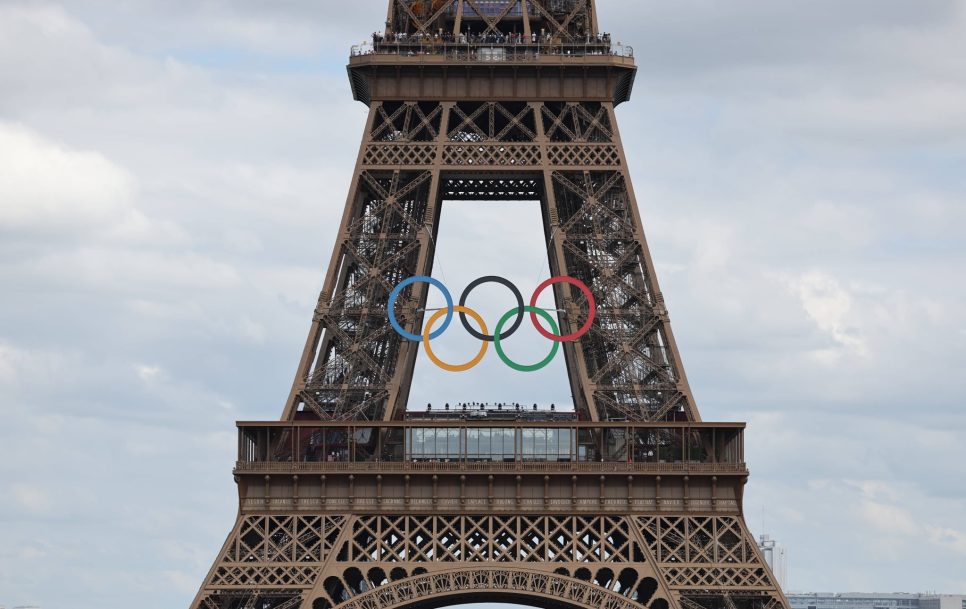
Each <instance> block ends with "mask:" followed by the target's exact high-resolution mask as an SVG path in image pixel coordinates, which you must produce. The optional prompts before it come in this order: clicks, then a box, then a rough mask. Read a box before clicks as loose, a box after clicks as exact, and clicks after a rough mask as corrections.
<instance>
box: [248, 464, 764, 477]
mask: <svg viewBox="0 0 966 609" xmlns="http://www.w3.org/2000/svg"><path fill="white" fill-rule="evenodd" d="M235 471H236V472H240V473H244V472H252V473H286V472H318V471H326V472H346V473H350V472H351V473H360V472H397V471H398V472H504V471H505V472H535V473H552V472H566V473H571V472H573V473H581V472H585V473H607V472H643V473H654V474H673V473H681V474H687V473H690V474H696V473H707V474H716V473H736V474H740V473H745V472H746V471H747V467H746V465H745V464H744V463H701V462H694V461H686V462H681V463H652V462H648V463H620V462H594V463H589V462H568V461H562V462H555V461H548V462H527V461H515V462H509V463H506V462H492V461H490V462H467V461H453V462H448V463H447V462H425V461H355V462H348V461H335V462H326V461H298V462H295V461H284V462H278V461H274V462H272V461H259V462H246V461H238V462H236V464H235Z"/></svg>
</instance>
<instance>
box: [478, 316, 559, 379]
mask: <svg viewBox="0 0 966 609" xmlns="http://www.w3.org/2000/svg"><path fill="white" fill-rule="evenodd" d="M523 311H524V312H525V313H535V314H537V315H539V316H541V317H543V318H544V319H546V320H547V323H549V324H550V328H551V329H552V330H553V333H554V334H556V335H559V334H560V328H558V327H557V322H556V321H554V318H553V316H552V315H550V313H547V312H546V311H544V310H543V309H538V308H536V307H523ZM519 314H520V308H519V307H517V308H515V309H510V310H509V311H507V312H506V315H504V316H503V317H501V318H500V321H499V323H497V324H496V329H495V330H493V347H494V348H496V354H497V355H499V356H500V359H501V360H503V363H504V364H506V365H507V366H509V367H511V368H513V369H514V370H516V371H517V372H536V371H537V370H540V369H541V368H546V367H547V365H548V364H549V363H550V362H552V361H553V358H554V357H556V355H557V350H558V349H559V348H560V343H559V342H557V341H554V342H553V348H552V349H550V355H548V356H547V357H546V358H544V360H543V361H542V362H539V363H536V364H534V365H532V366H524V365H523V364H518V363H516V362H515V361H513V360H511V359H510V358H509V357H507V356H506V353H504V352H503V347H502V346H501V345H500V334H501V333H502V331H503V326H504V324H506V322H508V321H510V318H511V317H513V316H514V315H519Z"/></svg>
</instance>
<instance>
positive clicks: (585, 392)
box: [192, 0, 788, 609]
mask: <svg viewBox="0 0 966 609" xmlns="http://www.w3.org/2000/svg"><path fill="white" fill-rule="evenodd" d="M635 70H636V68H635V65H634V60H633V58H632V56H631V53H629V49H626V48H619V49H615V48H614V47H613V46H612V45H611V42H610V37H609V36H608V35H607V34H604V33H602V32H600V31H599V29H598V26H597V18H596V10H595V6H594V0H390V2H389V10H388V13H387V22H386V28H385V30H384V31H383V32H381V33H377V34H374V35H373V45H372V47H371V48H368V49H366V50H365V51H362V50H360V49H354V51H353V55H352V57H351V58H350V63H349V66H348V72H349V78H350V83H351V85H352V90H353V94H354V96H355V98H356V99H357V100H359V101H361V102H363V103H365V104H366V105H367V106H368V108H369V115H368V120H367V123H366V127H365V131H364V135H363V138H362V144H361V146H360V149H359V153H358V159H357V164H356V171H355V174H354V176H353V178H352V182H351V185H350V188H349V197H348V201H347V203H346V207H345V213H344V215H343V217H342V221H341V224H340V228H339V235H338V238H337V242H336V246H335V250H334V252H333V255H332V259H331V262H330V266H329V271H328V274H327V276H326V278H325V282H324V286H323V290H322V292H321V294H320V297H319V301H318V306H317V308H316V310H315V314H314V316H313V319H312V325H311V329H310V332H309V335H308V339H307V341H306V344H305V348H304V350H303V354H302V357H301V360H300V363H299V367H298V372H297V374H296V378H295V382H294V383H293V387H292V391H291V393H290V395H289V397H288V400H287V402H286V404H285V408H284V412H283V416H282V417H281V420H280V421H277V422H263V423H239V460H238V463H237V465H236V468H235V476H236V480H237V482H238V488H239V496H240V508H239V515H238V519H237V521H236V524H235V527H234V528H233V530H232V532H231V533H230V535H229V537H228V540H227V541H226V543H225V545H224V547H223V548H222V550H221V552H220V553H219V555H218V557H217V558H216V561H215V564H214V566H213V567H212V569H211V571H210V572H209V574H208V576H207V578H206V579H205V581H204V583H203V585H202V588H201V590H200V591H199V593H198V595H197V597H196V599H195V601H194V603H193V605H192V607H193V608H195V609H295V608H300V609H397V608H398V609H403V608H406V609H408V608H411V607H417V606H419V607H437V606H442V605H448V604H453V603H458V602H463V601H467V600H474V601H478V600H481V599H486V600H496V601H508V602H521V603H526V604H531V605H538V606H541V607H545V608H547V609H556V608H561V607H579V608H586V609H599V608H601V607H604V608H607V609H645V608H646V609H779V608H785V609H787V607H788V603H787V601H786V600H785V597H784V596H783V594H782V592H781V590H780V589H779V588H778V586H777V585H776V583H775V579H774V577H773V576H772V574H771V573H770V571H769V570H768V568H767V566H766V565H765V564H764V562H763V559H762V556H761V554H760V552H759V551H758V548H757V545H756V544H755V543H754V541H753V537H752V536H751V534H750V533H749V531H748V529H747V527H746V525H745V522H744V519H743V516H742V504H741V498H742V490H743V486H744V484H745V482H746V480H747V476H748V471H747V468H746V466H745V464H744V459H743V430H744V425H743V424H737V423H732V424H728V423H706V422H702V421H701V419H700V415H699V413H698V409H697V408H696V406H695V402H694V399H693V396H692V393H691V390H690V388H689V386H688V382H687V378H686V376H685V374H684V368H683V365H682V363H681V359H680V356H679V353H678V349H677V347H676V345H675V340H674V335H673V333H672V332H671V326H670V323H669V320H668V314H667V310H666V308H665V305H664V300H663V298H662V296H661V291H660V288H659V286H658V282H657V278H656V275H655V270H654V264H653V262H652V260H651V256H650V253H649V251H648V248H647V244H646V241H645V238H644V231H643V227H642V224H641V219H640V214H639V212H638V208H637V203H636V199H635V197H634V192H633V189H632V187H631V182H630V177H629V173H628V165H627V159H626V157H625V154H624V150H623V147H622V144H621V139H620V135H619V132H618V128H617V120H616V116H615V112H614V109H615V107H616V106H617V105H618V104H620V103H622V102H623V101H626V100H627V99H629V97H630V93H631V88H632V85H633V81H634V74H635ZM444 200H469V201H488V200H513V201H517V200H538V201H539V202H540V205H541V207H542V211H543V220H544V239H545V240H546V244H547V248H548V253H549V261H550V268H551V271H552V273H553V275H569V276H572V277H575V278H577V279H579V280H581V281H582V282H584V283H585V284H586V285H587V286H589V287H590V289H591V291H592V292H593V294H594V296H595V299H596V307H597V308H596V321H595V323H594V324H593V326H592V328H591V330H590V331H589V332H588V333H587V334H585V335H584V336H583V337H582V338H580V339H579V340H577V341H573V342H568V343H565V344H564V352H565V356H566V363H567V371H568V376H569V381H570V384H571V387H572V393H573V396H574V407H575V410H576V413H577V414H576V416H575V417H574V419H573V422H567V421H564V422H560V421H556V422H550V423H539V422H536V423H535V422H533V421H532V420H527V421H524V420H520V419H517V420H514V421H511V422H505V421H504V422H492V423H479V422H469V421H467V420H466V419H465V418H464V419H459V420H456V421H447V422H435V423H434V422H426V421H422V422H411V421H407V420H406V415H405V413H406V403H407V400H408V393H409V390H410V386H411V383H412V380H413V371H414V366H415V360H416V354H417V349H418V344H416V343H411V342H408V341H406V340H404V339H402V338H401V337H400V336H399V335H398V334H396V333H395V332H394V331H393V330H392V329H391V328H390V326H389V324H388V323H387V321H386V320H387V314H388V311H387V302H388V300H389V294H390V292H391V290H392V289H393V287H394V286H396V285H397V284H398V283H399V282H400V281H402V280H404V279H406V278H409V277H412V276H415V275H431V271H432V265H433V256H434V246H435V245H434V244H435V243H436V238H437V233H438V222H437V219H438V218H439V215H440V207H441V205H442V202H443V201H444ZM427 287H428V286H426V285H424V284H415V285H413V286H411V287H409V288H407V289H406V290H404V291H403V293H402V295H401V297H400V298H399V299H398V300H397V302H396V309H395V311H394V312H395V315H396V317H397V319H398V320H399V321H400V323H401V324H402V325H403V326H404V327H405V328H406V329H407V330H408V331H410V332H416V333H418V332H419V331H420V329H421V327H422V324H423V323H424V311H423V309H424V308H425V305H426V298H427ZM554 290H555V291H554V296H555V298H556V302H557V308H558V310H560V311H561V312H560V320H559V322H560V327H561V331H562V332H564V333H568V332H573V331H574V330H576V329H577V328H579V327H580V326H582V325H583V324H584V322H585V321H586V319H587V315H588V311H587V309H588V307H587V304H588V303H587V302H586V301H585V300H584V298H583V296H582V295H581V294H580V292H579V291H578V290H576V289H573V288H572V287H571V286H570V285H569V284H557V285H555V286H554ZM430 428H431V429H432V430H433V433H439V434H445V435H446V437H447V438H450V439H451V440H453V442H455V444H453V446H457V447H458V448H457V452H455V453H451V454H447V455H445V456H446V458H445V459H428V460H427V459H419V458H415V457H414V455H415V454H416V453H415V452H413V451H414V450H415V448H414V447H415V446H416V444H417V443H418V442H419V441H421V440H419V438H421V437H422V435H421V434H425V433H427V430H428V429H430ZM483 434H486V437H487V438H490V437H494V438H495V437H496V435H500V436H501V437H507V438H511V439H512V442H513V446H515V447H516V448H515V449H513V450H510V452H509V453H506V454H502V455H501V458H499V459H490V458H479V457H480V456H479V455H470V454H469V453H468V451H467V448H466V447H467V446H468V444H469V442H470V441H471V440H473V439H474V438H477V439H478V438H479V437H482V435H483ZM494 434H496V435H494ZM539 434H543V435H542V436H541V437H544V438H547V437H554V438H564V439H566V443H567V447H568V448H566V449H564V448H559V449H557V450H560V451H562V452H558V453H555V454H554V455H552V457H550V458H544V459H537V460H534V459H533V458H532V456H533V455H532V454H531V452H527V449H523V448H521V447H522V446H523V445H524V444H525V443H526V442H532V438H533V437H535V436H536V435H539ZM474 441H475V440H474ZM560 446H563V440H561V444H560ZM568 451H569V452H568ZM320 455H322V456H321V457H320ZM326 455H328V458H326V457H325V456H326ZM332 455H339V457H338V458H335V459H333V458H332Z"/></svg>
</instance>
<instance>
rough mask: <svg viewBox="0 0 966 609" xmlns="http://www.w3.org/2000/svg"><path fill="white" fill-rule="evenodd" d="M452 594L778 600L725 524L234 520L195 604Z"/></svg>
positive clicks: (673, 519)
mask: <svg viewBox="0 0 966 609" xmlns="http://www.w3.org/2000/svg"><path fill="white" fill-rule="evenodd" d="M440 578H442V579H440ZM460 590H475V591H477V592H479V593H480V594H482V595H487V594H497V593H503V592H510V593H513V594H520V595H521V598H522V597H524V596H527V595H528V594H533V593H537V594H545V593H547V594H550V595H551V596H555V597H559V598H564V599H566V600H567V601H568V604H574V605H575V606H585V605H584V603H586V602H590V601H593V602H594V603H598V604H596V605H594V606H595V607H599V606H615V607H617V606H619V607H623V608H624V609H644V608H647V609H653V608H655V607H658V608H663V609H671V608H675V607H677V606H680V607H682V608H683V609H696V608H697V607H698V606H700V607H702V609H708V607H706V604H707V603H708V602H711V601H712V600H713V599H718V600H719V601H721V599H724V598H728V599H729V602H735V603H736V606H741V607H747V608H748V609H768V608H769V607H771V608H772V609H774V607H775V605H774V604H775V603H776V602H777V603H778V606H780V605H781V603H782V597H781V595H780V593H779V592H777V587H776V585H775V583H774V580H773V578H772V577H771V574H770V573H769V571H768V569H767V568H766V567H765V566H764V564H763V562H762V559H761V555H760V554H759V553H758V551H757V548H756V547H755V545H754V543H753V542H752V541H751V538H750V533H748V531H747V530H746V529H745V528H744V526H743V524H742V523H741V521H740V518H738V517H734V516H701V515H688V516H676V515H660V516H638V517H626V516H566V515H549V514H548V515H521V516H512V515H503V516H488V515H480V516H464V515H442V514H437V515H421V516H420V515H368V516H366V515H360V516H350V515H346V516H324V517H323V516H303V515H298V516H295V515H283V514H256V515H247V516H242V517H241V518H240V519H239V522H238V524H237V525H236V527H235V530H234V532H233V534H232V536H231V537H230V538H229V540H228V542H227V543H226V544H225V548H224V549H223V551H222V554H221V557H220V558H219V560H218V561H217V562H216V564H215V567H214V568H213V569H212V572H211V573H210V574H209V578H208V580H207V581H206V584H205V586H204V588H203V590H202V592H203V594H202V595H199V600H198V603H200V604H198V605H196V606H197V607H218V608H219V609H221V608H223V607H231V608H232V609H236V608H238V607H243V606H244V605H243V604H240V603H242V602H252V603H256V604H255V605H253V606H257V607H261V606H262V605H258V604H257V603H260V602H267V603H269V604H267V605H266V606H269V607H274V605H272V604H271V603H273V602H276V601H277V602H279V603H284V602H290V601H291V600H292V599H293V598H298V599H299V601H298V603H296V604H294V605H292V606H293V607H294V606H300V607H303V608H306V609H308V608H312V609H319V608H320V607H324V608H331V607H344V608H345V609H355V608H362V607H366V608H368V609H393V608H394V607H397V606H398V605H400V604H402V603H404V602H406V603H408V602H415V601H416V600H418V599H419V598H426V596H427V595H438V594H445V593H448V592H453V593H455V592H457V591H460ZM575 591H579V595H577V596H574V595H573V593H574V592H575ZM511 597H512V594H511ZM272 599H275V600H272ZM655 603H656V604H655ZM279 606H281V605H279Z"/></svg>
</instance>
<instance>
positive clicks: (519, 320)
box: [460, 275, 523, 342]
mask: <svg viewBox="0 0 966 609" xmlns="http://www.w3.org/2000/svg"><path fill="white" fill-rule="evenodd" d="M484 283H499V284H500V285H504V286H506V287H507V288H509V289H510V291H511V292H513V295H514V296H515V297H516V299H517V308H516V309H514V311H516V312H517V320H516V321H515V322H513V325H512V326H510V329H509V330H507V332H506V334H504V335H503V336H501V338H510V336H511V335H513V333H514V332H516V331H517V330H518V329H519V328H520V324H521V323H523V295H522V294H520V290H518V289H517V286H515V285H513V282H511V281H510V280H509V279H505V278H503V277H497V276H496V275H488V276H486V277H480V278H479V279H477V280H476V281H474V282H473V283H471V284H470V285H468V286H466V289H465V290H463V293H462V294H460V306H461V307H462V306H465V305H466V297H467V296H469V295H470V292H472V291H473V290H474V289H475V288H477V287H478V286H481V285H483V284H484ZM460 322H461V323H462V324H463V327H464V328H466V331H467V332H469V333H470V334H472V335H473V337H474V338H478V339H480V340H485V341H487V342H493V336H492V335H488V334H481V333H479V332H477V331H476V330H474V329H473V328H471V327H470V324H469V322H468V321H466V315H465V314H463V313H460ZM484 332H486V330H484ZM497 333H499V331H497Z"/></svg>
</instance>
